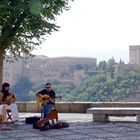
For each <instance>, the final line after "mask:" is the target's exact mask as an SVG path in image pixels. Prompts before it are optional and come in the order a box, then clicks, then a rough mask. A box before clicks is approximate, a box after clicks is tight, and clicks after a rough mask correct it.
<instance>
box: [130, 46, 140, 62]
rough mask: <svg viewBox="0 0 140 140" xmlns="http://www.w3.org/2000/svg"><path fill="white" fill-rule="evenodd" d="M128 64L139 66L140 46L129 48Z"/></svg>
mask: <svg viewBox="0 0 140 140" xmlns="http://www.w3.org/2000/svg"><path fill="white" fill-rule="evenodd" d="M129 63H130V64H140V45H134V46H129Z"/></svg>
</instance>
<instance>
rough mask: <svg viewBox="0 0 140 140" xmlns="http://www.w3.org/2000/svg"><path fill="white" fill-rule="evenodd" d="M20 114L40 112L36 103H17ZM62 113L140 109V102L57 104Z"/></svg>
mask: <svg viewBox="0 0 140 140" xmlns="http://www.w3.org/2000/svg"><path fill="white" fill-rule="evenodd" d="M17 106H18V110H19V112H34V113H36V112H40V109H41V106H39V105H38V104H37V103H36V102H17ZM55 106H56V109H57V110H58V112H60V113H86V110H87V109H88V108H91V107H140V102H56V105H55Z"/></svg>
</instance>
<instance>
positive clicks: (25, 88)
mask: <svg viewBox="0 0 140 140" xmlns="http://www.w3.org/2000/svg"><path fill="white" fill-rule="evenodd" d="M32 86H33V83H32V82H31V81H30V79H28V77H25V76H21V77H19V78H18V80H17V83H16V84H15V85H14V86H13V87H12V91H13V93H14V94H15V95H16V99H17V100H18V101H29V100H30V98H29V97H30V96H29V95H30V94H29V93H31V91H30V90H31V87H32Z"/></svg>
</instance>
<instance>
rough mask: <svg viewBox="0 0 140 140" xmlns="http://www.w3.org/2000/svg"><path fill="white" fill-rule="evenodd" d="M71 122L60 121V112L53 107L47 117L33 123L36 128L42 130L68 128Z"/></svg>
mask: <svg viewBox="0 0 140 140" xmlns="http://www.w3.org/2000/svg"><path fill="white" fill-rule="evenodd" d="M68 126H69V124H68V123H67V122H58V113H57V110H56V109H52V110H51V111H50V113H49V114H48V117H47V118H44V119H42V120H39V121H38V122H37V123H35V124H34V125H33V128H34V129H40V131H46V130H48V129H60V128H66V127H68Z"/></svg>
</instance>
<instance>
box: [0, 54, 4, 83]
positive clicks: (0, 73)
mask: <svg viewBox="0 0 140 140" xmlns="http://www.w3.org/2000/svg"><path fill="white" fill-rule="evenodd" d="M3 59H4V57H3V53H2V52H0V86H1V85H2V82H3Z"/></svg>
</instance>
